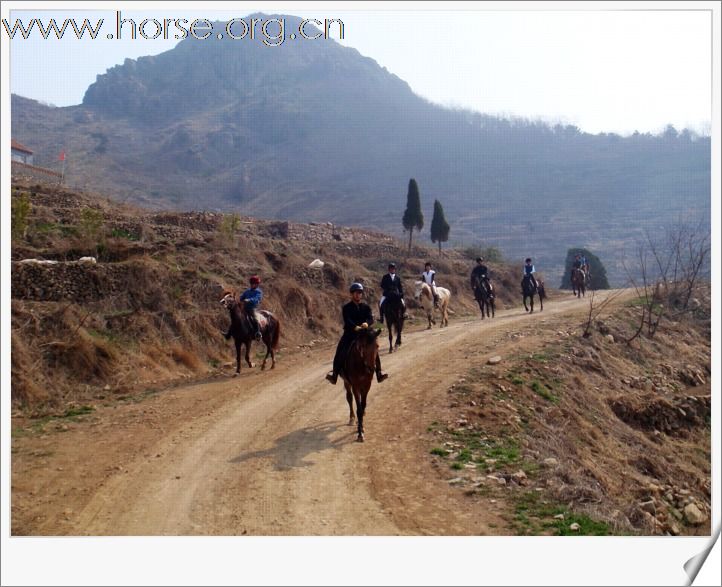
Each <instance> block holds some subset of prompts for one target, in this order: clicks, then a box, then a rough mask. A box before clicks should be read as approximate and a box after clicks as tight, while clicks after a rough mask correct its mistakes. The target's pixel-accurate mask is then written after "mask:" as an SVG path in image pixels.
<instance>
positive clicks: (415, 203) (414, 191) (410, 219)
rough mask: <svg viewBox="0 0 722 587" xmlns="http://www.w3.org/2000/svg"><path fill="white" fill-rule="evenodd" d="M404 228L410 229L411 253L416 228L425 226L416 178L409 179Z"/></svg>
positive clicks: (419, 229)
mask: <svg viewBox="0 0 722 587" xmlns="http://www.w3.org/2000/svg"><path fill="white" fill-rule="evenodd" d="M402 222H403V224H404V228H405V229H406V230H408V231H409V254H411V239H412V236H413V234H414V228H415V229H416V230H418V231H419V232H420V231H421V229H422V228H424V215H423V214H422V212H421V197H420V196H419V186H418V185H417V184H416V180H415V179H413V178H411V179H410V180H409V193H408V194H407V196H406V211H405V212H404V218H403V220H402Z"/></svg>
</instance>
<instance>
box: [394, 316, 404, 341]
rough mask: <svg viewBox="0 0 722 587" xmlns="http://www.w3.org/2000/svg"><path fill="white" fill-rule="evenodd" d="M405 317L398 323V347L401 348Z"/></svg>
mask: <svg viewBox="0 0 722 587" xmlns="http://www.w3.org/2000/svg"><path fill="white" fill-rule="evenodd" d="M403 324H404V319H403V317H402V318H401V320H399V322H398V323H397V324H396V345H395V346H396V348H399V347H400V346H401V331H402V330H403V328H404V326H403Z"/></svg>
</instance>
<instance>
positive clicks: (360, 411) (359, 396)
mask: <svg viewBox="0 0 722 587" xmlns="http://www.w3.org/2000/svg"><path fill="white" fill-rule="evenodd" d="M367 393H368V390H366V391H365V392H364V391H361V392H355V391H354V395H355V396H356V415H357V416H358V436H357V437H356V441H357V442H363V441H364V414H365V413H366V394H367Z"/></svg>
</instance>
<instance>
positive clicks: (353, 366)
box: [339, 329, 381, 442]
mask: <svg viewBox="0 0 722 587" xmlns="http://www.w3.org/2000/svg"><path fill="white" fill-rule="evenodd" d="M379 334H381V329H377V330H371V329H364V330H360V331H359V332H358V334H357V336H356V340H354V341H353V342H352V343H351V347H350V348H349V351H348V353H347V354H346V360H345V361H344V363H343V369H342V370H341V372H340V373H339V375H340V376H341V378H342V379H343V385H344V387H345V388H346V401H347V402H348V407H349V412H350V415H349V420H348V425H349V426H353V423H354V413H353V399H354V398H355V399H356V415H357V417H358V436H357V437H356V441H357V442H363V441H364V413H365V412H366V396H367V395H368V393H369V389H371V382H372V381H373V378H374V373H375V371H376V357H377V356H378V352H379V345H378V340H377V339H378V336H379Z"/></svg>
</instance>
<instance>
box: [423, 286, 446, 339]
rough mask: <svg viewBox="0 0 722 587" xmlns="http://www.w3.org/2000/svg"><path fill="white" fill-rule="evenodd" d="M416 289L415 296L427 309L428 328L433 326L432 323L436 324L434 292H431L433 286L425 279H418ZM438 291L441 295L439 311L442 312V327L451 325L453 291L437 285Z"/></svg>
mask: <svg viewBox="0 0 722 587" xmlns="http://www.w3.org/2000/svg"><path fill="white" fill-rule="evenodd" d="M414 285H415V289H414V298H415V299H416V301H417V302H418V301H420V302H421V305H422V306H423V308H424V310H426V317H427V318H428V320H429V326H428V327H427V330H428V329H429V328H431V324H432V323H433V324H436V320H434V294H432V293H431V286H430V285H429V284H428V283H425V282H423V281H417V282H416V283H415V284H414ZM436 293H437V294H438V295H439V311H440V312H441V325H440V326H439V327H440V328H443V327H444V326H448V325H449V300H450V299H451V292H450V291H449V290H448V289H446V288H445V287H439V286H438V285H437V286H436Z"/></svg>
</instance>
